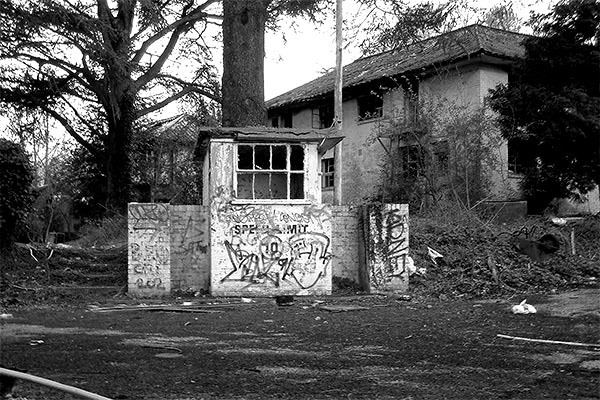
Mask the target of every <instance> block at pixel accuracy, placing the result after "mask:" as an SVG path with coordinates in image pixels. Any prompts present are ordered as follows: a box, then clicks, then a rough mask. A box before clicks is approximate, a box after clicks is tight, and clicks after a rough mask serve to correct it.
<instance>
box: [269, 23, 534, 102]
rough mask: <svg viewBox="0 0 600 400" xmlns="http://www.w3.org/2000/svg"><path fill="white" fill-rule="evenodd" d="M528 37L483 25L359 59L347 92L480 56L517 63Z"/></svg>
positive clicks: (319, 87)
mask: <svg viewBox="0 0 600 400" xmlns="http://www.w3.org/2000/svg"><path fill="white" fill-rule="evenodd" d="M526 37H527V35H523V34H520V33H515V32H509V31H504V30H501V29H495V28H490V27H486V26H483V25H470V26H467V27H464V28H461V29H457V30H455V31H452V32H448V33H445V34H442V35H439V36H436V37H433V38H430V39H426V40H423V41H421V42H417V43H414V44H412V45H409V46H407V47H405V48H402V49H396V50H390V51H387V52H384V53H380V54H376V55H373V56H369V57H363V58H359V59H358V60H356V61H354V62H352V63H351V64H348V65H346V66H344V77H343V82H344V88H350V87H354V86H358V85H361V84H365V83H368V82H372V81H375V80H377V79H381V78H384V77H393V76H397V75H399V74H402V73H408V72H419V71H420V70H423V71H425V70H427V69H429V68H431V67H432V66H435V65H443V64H445V63H449V62H452V61H458V60H460V59H464V58H467V57H470V56H474V55H477V54H487V55H492V56H496V57H500V58H507V59H514V58H517V57H520V56H522V55H523V53H524V50H523V47H522V46H521V42H522V41H523V39H525V38H526ZM334 79H335V71H334V72H329V73H327V74H325V75H323V76H320V77H319V78H317V79H315V80H313V81H311V82H308V83H306V84H304V85H302V86H299V87H297V88H295V89H292V90H290V91H289V92H286V93H284V94H282V95H280V96H277V97H275V98H273V99H271V100H269V101H267V102H266V106H267V108H268V109H274V108H277V107H281V106H285V105H291V104H294V103H301V102H304V101H309V100H311V99H314V98H317V97H320V96H323V95H325V94H328V93H332V92H333V90H334V83H335V82H334Z"/></svg>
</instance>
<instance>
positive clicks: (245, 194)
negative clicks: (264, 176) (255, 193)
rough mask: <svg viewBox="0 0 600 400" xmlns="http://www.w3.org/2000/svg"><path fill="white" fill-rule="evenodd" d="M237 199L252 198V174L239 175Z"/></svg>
mask: <svg viewBox="0 0 600 400" xmlns="http://www.w3.org/2000/svg"><path fill="white" fill-rule="evenodd" d="M237 197H238V199H251V198H252V174H238V175H237Z"/></svg>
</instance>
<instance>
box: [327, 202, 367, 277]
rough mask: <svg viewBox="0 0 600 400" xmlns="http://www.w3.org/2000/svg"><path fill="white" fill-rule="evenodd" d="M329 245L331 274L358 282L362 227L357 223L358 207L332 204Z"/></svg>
mask: <svg viewBox="0 0 600 400" xmlns="http://www.w3.org/2000/svg"><path fill="white" fill-rule="evenodd" d="M331 211H332V212H331V216H332V230H333V233H332V236H331V245H332V253H333V254H334V257H333V262H332V263H333V276H334V277H339V278H348V279H350V280H352V281H354V282H359V265H360V263H361V260H360V259H359V257H360V251H359V249H360V240H361V236H362V234H363V233H362V229H361V226H360V225H359V217H360V212H361V209H360V207H350V206H332V207H331Z"/></svg>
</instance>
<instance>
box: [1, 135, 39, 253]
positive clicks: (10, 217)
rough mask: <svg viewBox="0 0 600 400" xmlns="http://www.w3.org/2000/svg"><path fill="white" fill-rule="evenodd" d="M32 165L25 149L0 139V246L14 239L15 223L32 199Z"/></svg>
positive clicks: (24, 212)
mask: <svg viewBox="0 0 600 400" xmlns="http://www.w3.org/2000/svg"><path fill="white" fill-rule="evenodd" d="M33 177H34V175H33V169H32V167H31V164H30V161H29V157H28V156H27V153H25V150H24V149H23V148H22V147H21V146H20V145H19V144H17V143H15V142H12V141H10V140H6V139H0V248H7V247H9V246H10V245H11V244H12V243H13V242H14V240H15V234H16V232H17V227H18V226H19V223H20V222H21V221H24V220H25V217H26V216H27V212H28V211H29V209H30V207H31V204H32V202H33V192H32V183H33Z"/></svg>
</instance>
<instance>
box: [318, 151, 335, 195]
mask: <svg viewBox="0 0 600 400" xmlns="http://www.w3.org/2000/svg"><path fill="white" fill-rule="evenodd" d="M329 162H331V165H330V166H331V171H329V170H327V168H326V163H329ZM330 181H331V184H328V183H329V182H330ZM334 182H335V160H334V158H333V157H330V158H323V159H321V189H333V186H334V184H335V183H334Z"/></svg>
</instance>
